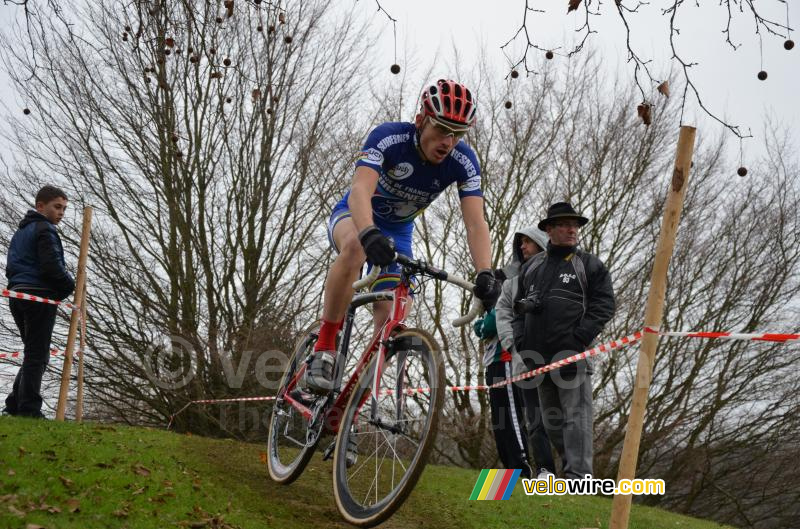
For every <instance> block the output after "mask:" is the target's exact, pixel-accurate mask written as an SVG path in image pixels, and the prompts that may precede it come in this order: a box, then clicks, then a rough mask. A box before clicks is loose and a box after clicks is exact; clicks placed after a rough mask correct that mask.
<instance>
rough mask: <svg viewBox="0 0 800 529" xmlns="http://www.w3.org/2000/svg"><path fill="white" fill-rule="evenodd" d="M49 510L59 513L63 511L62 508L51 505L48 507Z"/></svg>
mask: <svg viewBox="0 0 800 529" xmlns="http://www.w3.org/2000/svg"><path fill="white" fill-rule="evenodd" d="M47 512H49V513H50V514H58V513H60V512H61V509H59V508H58V507H56V506H51V507H48V508H47Z"/></svg>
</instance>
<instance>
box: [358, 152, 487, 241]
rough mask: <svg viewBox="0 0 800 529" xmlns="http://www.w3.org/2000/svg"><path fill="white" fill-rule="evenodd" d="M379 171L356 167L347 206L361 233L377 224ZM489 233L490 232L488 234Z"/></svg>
mask: <svg viewBox="0 0 800 529" xmlns="http://www.w3.org/2000/svg"><path fill="white" fill-rule="evenodd" d="M378 176H379V175H378V171H376V170H374V169H370V168H369V167H365V166H363V165H362V166H359V167H356V172H355V175H353V187H352V188H351V190H350V197H349V198H348V199H347V205H348V207H349V208H350V212H351V214H352V218H353V222H354V223H355V225H356V229H357V230H358V232H359V233H360V232H361V230H363V229H364V228H366V227H368V226H372V225H373V224H375V221H373V220H372V195H374V194H375V188H376V187H378ZM487 233H488V232H487Z"/></svg>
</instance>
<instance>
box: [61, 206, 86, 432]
mask: <svg viewBox="0 0 800 529" xmlns="http://www.w3.org/2000/svg"><path fill="white" fill-rule="evenodd" d="M91 227H92V208H91V207H88V206H87V207H85V208H83V230H82V233H81V251H80V254H79V256H78V277H77V278H76V280H75V298H74V299H73V301H72V303H73V304H74V305H77V306H79V307H81V308H82V307H83V295H84V293H85V285H86V258H87V256H88V254H89V233H90V231H91ZM79 319H80V318H79V314H78V311H77V310H73V311H72V316H71V317H70V321H69V334H68V335H67V347H66V349H65V351H64V367H63V369H62V370H61V389H60V391H59V392H58V407H57V408H56V420H57V421H63V420H64V412H65V410H66V408H67V392H68V391H69V376H70V372H71V371H72V349H73V348H74V347H75V334H76V331H77V330H78V320H79Z"/></svg>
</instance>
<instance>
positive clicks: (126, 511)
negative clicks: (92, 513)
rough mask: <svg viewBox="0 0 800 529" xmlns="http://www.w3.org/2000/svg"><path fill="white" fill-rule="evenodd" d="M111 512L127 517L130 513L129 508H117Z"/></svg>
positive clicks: (120, 516) (117, 515) (118, 516)
mask: <svg viewBox="0 0 800 529" xmlns="http://www.w3.org/2000/svg"><path fill="white" fill-rule="evenodd" d="M111 514H113V515H114V516H116V517H117V518H127V517H128V515H129V514H130V513H129V512H128V509H117V510H116V511H114V512H112V513H111Z"/></svg>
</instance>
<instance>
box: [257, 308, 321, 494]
mask: <svg viewBox="0 0 800 529" xmlns="http://www.w3.org/2000/svg"><path fill="white" fill-rule="evenodd" d="M318 332H319V323H315V324H314V325H312V326H311V327H309V328H308V329H306V330H305V331H304V332H303V333H301V334H300V337H299V338H298V340H297V343H296V345H295V348H294V351H293V352H292V355H291V357H290V358H289V363H288V364H287V366H286V371H285V372H284V373H283V378H282V379H281V384H280V386H279V388H278V393H277V395H276V400H275V405H274V406H273V408H272V418H271V419H270V427H269V437H268V441H267V467H268V468H269V475H270V477H271V478H272V479H273V480H275V481H277V482H278V483H283V484H289V483H291V482H292V481H294V480H296V479H297V478H298V477H299V476H300V474H302V473H303V470H304V469H305V467H306V465H307V464H308V462H309V460H310V459H311V456H313V455H314V448H315V447H316V446H317V442H318V441H319V435H320V432H321V430H322V420H321V416H322V415H323V413H322V412H323V409H322V408H323V407H324V404H325V401H326V399H325V398H318V399H316V401H315V402H314V403H313V404H311V405H310V408H311V411H312V412H313V414H314V416H313V418H312V419H311V420H309V419H308V418H306V417H305V416H304V415H303V414H302V413H300V412H299V411H298V410H297V409H295V408H294V407H293V406H292V405H291V404H290V403H289V402H288V401H286V400H285V398H284V396H285V394H286V390H287V386H288V385H289V383H290V382H291V381H292V379H293V378H294V376H295V374H296V373H297V372H298V371H299V370H300V369H301V368H302V366H303V363H304V362H305V361H306V358H308V355H309V354H311V353H312V352H313V351H314V343H315V342H316V340H317V336H318V334H317V333H318ZM292 389H293V388H292Z"/></svg>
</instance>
